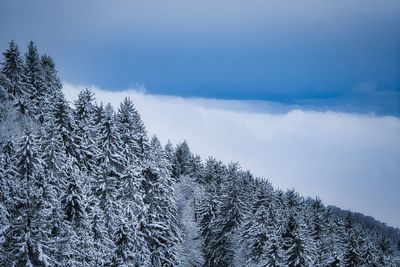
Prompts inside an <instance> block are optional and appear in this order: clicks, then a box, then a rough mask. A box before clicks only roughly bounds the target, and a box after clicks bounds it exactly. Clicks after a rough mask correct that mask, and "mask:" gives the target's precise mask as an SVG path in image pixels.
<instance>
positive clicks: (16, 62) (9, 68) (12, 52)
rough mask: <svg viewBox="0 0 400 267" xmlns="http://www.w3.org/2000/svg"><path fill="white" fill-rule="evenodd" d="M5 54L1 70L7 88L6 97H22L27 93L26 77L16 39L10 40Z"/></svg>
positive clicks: (3, 82)
mask: <svg viewBox="0 0 400 267" xmlns="http://www.w3.org/2000/svg"><path fill="white" fill-rule="evenodd" d="M3 56H4V62H2V65H3V68H2V70H1V74H2V83H1V85H2V86H3V87H4V90H5V92H4V93H5V95H4V98H5V99H7V98H16V97H22V96H24V95H25V91H24V90H25V88H24V84H23V82H22V80H23V78H24V74H23V62H22V59H21V56H20V53H19V49H18V46H17V44H15V42H14V41H11V42H10V44H9V47H8V49H7V50H6V51H5V52H4V53H3Z"/></svg>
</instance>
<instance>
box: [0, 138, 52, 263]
mask: <svg viewBox="0 0 400 267" xmlns="http://www.w3.org/2000/svg"><path fill="white" fill-rule="evenodd" d="M35 138H36V137H35V136H34V135H33V134H32V133H30V132H27V133H26V135H25V137H24V138H23V140H22V141H21V144H20V149H19V150H18V151H17V153H16V156H15V158H14V159H13V162H14V164H15V165H14V168H13V170H12V173H13V176H14V177H15V179H16V180H15V181H14V185H13V191H12V196H13V201H12V203H11V205H10V207H9V210H8V213H9V216H10V226H9V228H7V229H6V231H5V241H4V243H3V246H4V247H3V249H4V252H5V258H4V260H3V264H4V265H5V266H48V265H50V264H54V259H51V258H50V257H49V254H50V250H51V249H50V247H49V244H48V243H47V241H48V236H47V229H45V228H44V227H43V225H44V224H43V223H44V221H43V220H42V216H41V215H42V211H43V207H44V204H45V203H44V199H43V195H42V194H43V181H44V177H43V176H44V170H43V161H42V158H41V155H40V154H39V150H38V146H37V140H36V139H35Z"/></svg>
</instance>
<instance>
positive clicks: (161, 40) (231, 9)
mask: <svg viewBox="0 0 400 267" xmlns="http://www.w3.org/2000/svg"><path fill="white" fill-rule="evenodd" d="M398 25H400V1H398V0H385V1H379V0H326V1H319V0H300V1H291V0H272V1H271V0H249V1H244V0H230V1H223V0H219V1H211V0H203V1H191V0H189V1H183V0H167V1H154V0H149V1H134V0H133V1H131V0H126V1H124V0H116V1H106V0H99V1H97V0H96V1H95V0H88V1H77V0H72V1H51V0H37V1H21V0H13V1H10V0H2V1H0V40H1V42H0V46H1V47H0V48H2V50H4V48H5V47H6V46H7V43H8V42H9V41H10V40H11V39H14V40H15V41H16V42H17V43H18V44H19V45H20V46H21V47H22V48H25V47H26V44H27V43H28V41H29V40H33V41H35V42H36V43H37V45H38V47H39V49H40V50H41V51H45V52H46V53H48V54H50V55H51V56H53V57H54V58H55V60H56V62H57V65H58V69H59V71H60V74H61V76H62V77H63V79H64V80H66V81H67V82H70V83H73V84H94V85H97V86H100V87H102V88H108V89H112V90H118V89H120V90H121V89H125V88H130V87H135V86H137V85H140V86H144V87H145V88H146V89H147V90H148V91H149V92H152V93H155V94H167V95H179V96H191V97H206V98H219V99H248V100H249V99H250V100H260V99H261V100H270V101H271V100H272V101H278V102H283V103H287V104H300V105H305V104H307V105H312V106H317V107H324V108H325V107H326V106H328V107H330V106H334V107H335V108H337V109H345V110H346V111H350V112H363V113H365V112H373V113H378V114H396V115H400V108H399V105H400V27H399V26H398Z"/></svg>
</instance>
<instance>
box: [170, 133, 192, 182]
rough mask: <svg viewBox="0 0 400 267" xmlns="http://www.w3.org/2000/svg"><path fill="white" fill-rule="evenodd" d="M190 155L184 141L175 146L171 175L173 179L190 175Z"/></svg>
mask: <svg viewBox="0 0 400 267" xmlns="http://www.w3.org/2000/svg"><path fill="white" fill-rule="evenodd" d="M191 162H192V153H191V152H190V149H189V146H188V144H187V143H186V141H183V142H182V143H181V144H179V145H177V146H176V149H175V154H174V158H173V164H172V174H173V176H174V177H175V178H179V177H180V176H181V175H187V174H189V173H190V166H191Z"/></svg>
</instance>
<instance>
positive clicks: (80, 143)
mask: <svg viewBox="0 0 400 267" xmlns="http://www.w3.org/2000/svg"><path fill="white" fill-rule="evenodd" d="M93 101H94V94H93V93H92V92H91V91H90V90H88V89H85V90H83V91H81V92H80V93H79V95H78V99H77V100H76V101H75V103H74V104H75V110H74V118H75V125H76V127H75V128H74V137H75V139H76V140H75V144H76V149H77V151H78V152H79V153H77V156H78V161H79V162H80V163H81V164H80V165H81V168H82V169H84V170H85V171H86V172H87V173H88V174H93V173H94V171H95V169H96V155H98V154H99V151H98V148H97V147H96V144H97V142H98V141H97V138H98V134H97V132H96V129H95V123H94V109H95V106H94V105H93Z"/></svg>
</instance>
